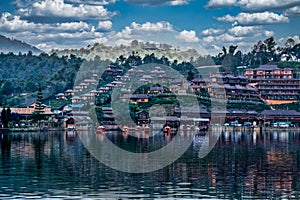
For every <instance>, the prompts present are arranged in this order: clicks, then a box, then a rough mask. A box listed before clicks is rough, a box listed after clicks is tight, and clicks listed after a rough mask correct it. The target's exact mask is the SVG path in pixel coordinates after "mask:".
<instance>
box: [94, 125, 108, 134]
mask: <svg viewBox="0 0 300 200" xmlns="http://www.w3.org/2000/svg"><path fill="white" fill-rule="evenodd" d="M105 131H106V128H105V127H104V126H98V127H97V130H96V133H105Z"/></svg>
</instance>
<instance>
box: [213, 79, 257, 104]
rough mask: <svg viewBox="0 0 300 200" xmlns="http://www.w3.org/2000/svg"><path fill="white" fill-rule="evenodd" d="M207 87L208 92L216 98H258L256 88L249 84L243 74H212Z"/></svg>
mask: <svg viewBox="0 0 300 200" xmlns="http://www.w3.org/2000/svg"><path fill="white" fill-rule="evenodd" d="M207 88H208V92H209V94H210V95H211V96H213V97H216V98H227V99H228V98H233V99H245V100H259V94H258V91H257V89H256V88H254V87H253V86H251V85H250V84H249V82H248V80H247V78H246V77H245V76H234V75H233V74H226V73H216V74H212V75H211V81H210V84H209V85H208V87H207Z"/></svg>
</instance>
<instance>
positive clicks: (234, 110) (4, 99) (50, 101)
mask: <svg viewBox="0 0 300 200" xmlns="http://www.w3.org/2000/svg"><path fill="white" fill-rule="evenodd" d="M287 44H289V45H286V47H284V48H283V47H277V46H276V42H275V40H274V38H273V37H270V38H268V39H266V40H265V41H259V42H258V43H257V44H256V45H254V47H253V51H251V52H249V53H247V54H246V53H241V52H240V51H236V50H237V46H230V47H229V48H228V49H226V48H225V47H223V49H222V52H220V53H219V54H218V55H216V56H210V55H207V56H201V55H200V54H198V53H197V51H194V50H187V51H181V50H179V49H176V48H173V47H171V46H170V45H166V44H160V45H157V44H151V43H145V44H144V43H142V42H138V41H132V44H131V46H120V47H107V46H104V45H102V44H94V45H93V46H89V47H87V48H86V49H80V50H63V51H53V52H52V54H51V55H47V54H45V53H41V54H40V55H39V56H37V55H32V52H31V53H30V52H29V53H28V54H27V55H26V54H19V55H14V54H12V53H9V54H3V53H2V54H1V57H0V58H1V59H2V60H3V61H4V62H3V63H2V65H3V66H1V67H2V68H3V70H4V69H5V68H7V67H6V65H8V66H10V68H9V69H8V70H4V72H5V73H3V74H2V79H3V81H2V82H0V86H1V95H0V97H1V98H0V100H1V104H2V108H0V109H1V110H2V113H3V114H2V115H3V116H2V117H1V123H2V126H3V127H4V126H5V128H7V127H8V122H7V119H9V121H10V123H9V125H10V127H20V126H33V127H36V126H38V125H37V124H38V123H41V122H43V123H44V125H43V126H44V127H53V126H55V127H56V128H57V127H60V128H67V127H68V123H70V124H73V123H74V120H75V121H77V122H78V121H81V122H82V124H86V123H87V122H86V116H88V115H89V113H90V112H91V110H94V111H95V116H96V117H97V120H96V121H97V122H99V125H106V126H108V125H109V126H111V127H114V128H115V127H116V121H115V118H116V116H115V115H114V113H116V112H115V110H113V108H112V107H113V105H112V99H114V100H115V101H117V102H118V104H119V106H121V105H122V106H121V107H122V108H125V107H127V106H128V109H129V114H130V117H131V119H132V121H133V122H134V123H135V124H141V123H142V122H143V121H144V122H145V123H146V125H147V123H150V122H149V119H142V118H141V116H144V117H145V116H147V117H149V115H154V116H155V117H156V118H155V117H154V119H157V120H158V121H159V120H160V121H161V120H162V118H160V117H162V116H167V117H168V118H170V119H171V118H172V119H171V121H172V120H173V121H174V120H177V119H178V118H180V117H182V116H183V117H185V119H187V120H190V121H191V122H192V121H195V120H196V121H197V120H202V119H204V121H205V123H207V120H208V122H209V121H210V120H211V118H212V113H213V115H214V117H217V118H222V117H224V116H226V118H225V121H224V122H222V124H220V125H224V124H223V123H225V124H228V123H229V124H231V123H233V122H235V124H238V125H240V124H244V123H248V124H252V125H253V124H257V125H274V124H276V123H277V122H288V124H290V125H291V126H299V123H300V114H299V92H300V88H299V85H300V78H299V74H300V73H299V60H300V56H299V55H300V54H299V46H300V44H296V43H295V41H292V39H288V41H287ZM108 52H111V54H109V55H108ZM73 53H74V54H73ZM103 53H104V54H105V55H104V54H103ZM109 56H110V57H109ZM111 56H113V58H112V57H111ZM107 58H109V59H112V60H115V61H114V62H112V61H110V60H106V61H103V60H101V59H107ZM13 60H15V61H14V62H15V63H16V64H18V66H15V65H14V64H13V63H12V62H11V61H13ZM36 62H37V63H36ZM45 63H46V65H45ZM51 64H54V66H53V67H51ZM147 64H148V65H149V67H148V68H142V66H144V65H147ZM31 65H33V66H31ZM22 67H23V68H24V67H25V68H26V69H27V68H30V69H32V70H31V71H32V74H30V73H24V72H21V71H22V70H21V69H22ZM82 67H83V68H84V67H86V70H85V69H83V71H82V69H81V68H82ZM165 67H167V68H165ZM35 68H36V70H35ZM80 70H81V71H80ZM172 70H175V71H172ZM6 71H7V72H6ZM43 71H46V72H47V73H46V74H45V73H44V74H43ZM177 72H178V73H179V74H180V75H179V76H178V75H177V76H175V74H176V73H177ZM78 74H80V75H78ZM39 77H41V78H39ZM42 77H44V78H45V80H44V79H43V78H42ZM20 81H21V82H22V81H26V84H24V83H22V84H21V83H19V82H20ZM33 81H34V82H33ZM14 83H16V84H17V85H14ZM38 88H39V92H37V90H38ZM192 98H194V100H193V101H192V100H190V99H192ZM178 99H185V101H186V102H187V106H186V107H190V108H189V109H190V112H186V111H184V110H183V109H182V108H181V105H180V102H179V101H178ZM24 100H25V102H22V101H24ZM37 102H39V103H38V104H37ZM195 102H196V103H197V105H199V106H196V107H198V108H195V105H193V103H195ZM212 102H213V103H212ZM224 104H226V106H224ZM37 105H38V109H37ZM157 105H160V106H162V108H163V109H161V108H156V106H157ZM224 107H226V108H225V109H223V108H224ZM41 108H42V109H41ZM287 110H288V111H287ZM94 111H93V112H94ZM151 112H152V113H151ZM7 113H9V114H7ZM6 115H8V116H6ZM188 115H190V116H188ZM174 117H175V118H176V117H177V118H176V119H175V118H174ZM76 118H77V119H76ZM152 119H153V117H152ZM70 120H71V121H70ZM94 120H95V119H94ZM49 122H51V123H49ZM144 122H143V123H144ZM88 123H89V122H88ZM143 123H142V124H141V125H143ZM54 124H55V125H54ZM198 124H199V123H198ZM233 124H234V123H233ZM144 125H145V124H144Z"/></svg>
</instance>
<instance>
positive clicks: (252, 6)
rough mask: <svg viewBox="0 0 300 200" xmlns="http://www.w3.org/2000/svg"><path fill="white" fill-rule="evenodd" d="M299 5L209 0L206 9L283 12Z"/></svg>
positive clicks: (278, 0)
mask: <svg viewBox="0 0 300 200" xmlns="http://www.w3.org/2000/svg"><path fill="white" fill-rule="evenodd" d="M297 5H300V1H299V0H209V2H208V3H207V5H206V7H208V8H223V7H231V6H237V7H240V8H242V9H243V10H252V11H266V10H284V9H287V8H292V7H295V6H297Z"/></svg>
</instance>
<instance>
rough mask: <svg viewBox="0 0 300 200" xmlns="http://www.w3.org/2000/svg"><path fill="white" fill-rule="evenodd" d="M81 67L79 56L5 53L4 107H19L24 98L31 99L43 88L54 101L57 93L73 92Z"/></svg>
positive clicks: (0, 92) (0, 59)
mask: <svg viewBox="0 0 300 200" xmlns="http://www.w3.org/2000/svg"><path fill="white" fill-rule="evenodd" d="M81 63H82V60H81V59H80V58H76V57H75V56H70V57H69V58H68V57H62V58H59V57H57V55H56V54H52V55H48V54H45V53H41V54H40V55H39V56H35V55H32V54H31V53H28V54H19V55H14V54H12V53H9V54H3V53H1V54H0V106H8V105H9V106H14V105H17V104H18V103H20V102H22V100H24V98H30V96H31V94H32V93H35V92H36V91H37V89H38V88H39V87H40V88H41V89H42V91H43V94H44V98H53V97H54V95H55V94H56V93H57V92H62V91H64V90H65V89H70V88H72V87H73V83H74V78H75V77H76V73H77V71H78V69H79V67H80V65H81ZM26 93H27V94H26ZM34 96H36V95H34Z"/></svg>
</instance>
